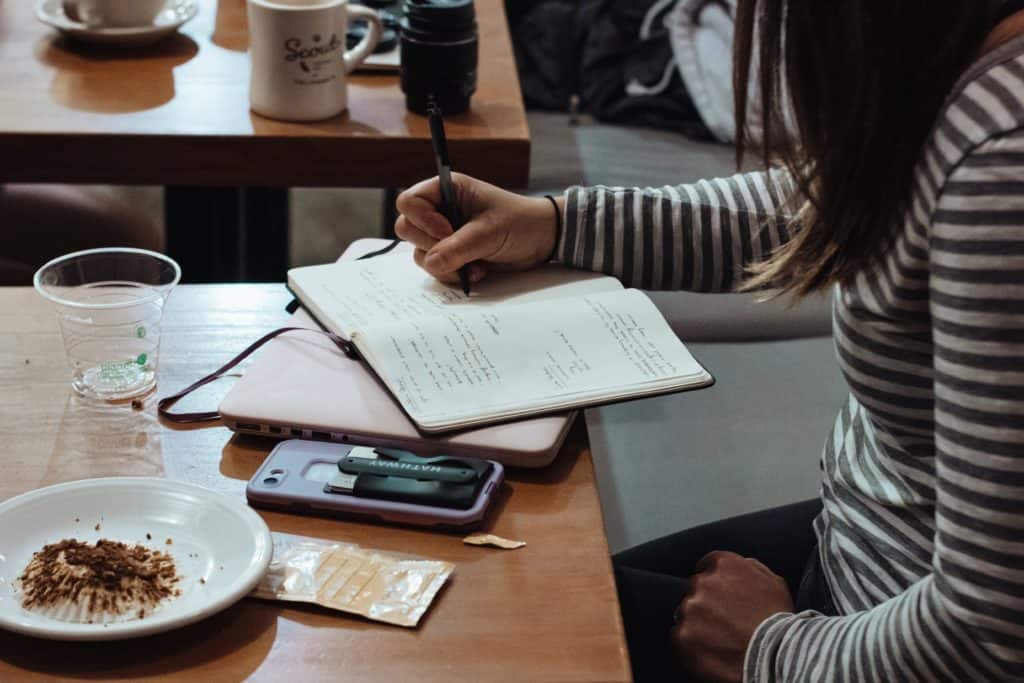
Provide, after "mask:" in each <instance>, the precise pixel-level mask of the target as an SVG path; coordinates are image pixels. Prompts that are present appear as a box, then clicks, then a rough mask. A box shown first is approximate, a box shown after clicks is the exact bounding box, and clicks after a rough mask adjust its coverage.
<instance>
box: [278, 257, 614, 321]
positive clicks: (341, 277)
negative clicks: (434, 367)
mask: <svg viewBox="0 0 1024 683" xmlns="http://www.w3.org/2000/svg"><path fill="white" fill-rule="evenodd" d="M288 286H289V287H291V289H292V291H293V292H295V294H296V296H298V297H299V299H300V300H301V301H302V303H303V305H305V306H306V307H307V308H309V309H310V311H311V312H312V313H313V315H314V316H316V318H317V319H318V320H319V321H320V322H321V323H322V324H323V325H325V326H326V327H327V328H328V329H329V330H331V331H332V332H336V333H338V334H340V335H342V336H344V337H351V336H352V333H353V332H354V331H355V330H357V329H364V328H366V327H368V326H372V325H377V324H387V323H393V322H401V321H406V320H415V319H418V318H424V317H428V316H434V315H439V314H443V313H445V312H446V311H453V310H458V311H463V312H468V311H473V310H487V309H491V308H493V307H494V306H497V305H499V304H502V305H513V304H518V303H525V302H529V301H543V300H549V299H558V298H568V297H578V296H583V295H584V294H591V293H594V292H600V291H613V290H618V291H621V290H622V284H621V283H620V282H619V281H618V280H616V279H615V278H612V277H608V276H607V275H600V274H597V273H590V272H585V271H580V270H572V269H570V268H566V267H564V266H559V265H556V264H549V265H546V266H543V267H541V268H536V269H533V270H530V271H525V272H518V273H491V274H490V275H488V277H487V278H486V279H485V280H484V281H483V282H481V283H479V284H477V285H474V287H473V290H472V292H471V293H470V295H469V296H468V297H467V296H466V295H465V294H463V293H462V290H461V289H459V288H458V287H457V286H454V287H453V286H449V285H445V284H442V283H441V282H438V281H437V280H436V279H435V278H434V277H433V276H431V275H429V274H428V273H426V272H425V271H424V270H423V269H422V268H420V267H419V266H417V265H416V262H415V261H413V259H412V255H411V254H408V253H399V254H387V255H384V256H378V257H375V258H371V259H366V260H363V261H345V262H339V263H331V264H328V265H323V266H309V267H305V268H293V269H292V270H290V271H288Z"/></svg>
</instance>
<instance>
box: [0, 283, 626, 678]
mask: <svg viewBox="0 0 1024 683" xmlns="http://www.w3.org/2000/svg"><path fill="white" fill-rule="evenodd" d="M289 298H290V297H289V295H288V293H287V292H286V291H285V289H284V287H282V286H280V285H276V286H271V285H218V286H183V287H179V288H178V289H177V290H176V291H175V292H174V293H173V294H172V296H171V298H170V300H169V302H168V308H167V311H166V315H165V319H164V337H163V339H162V341H161V351H160V353H161V357H160V380H159V381H160V384H159V387H158V392H157V393H158V394H159V395H161V396H162V395H164V394H166V393H168V392H169V391H170V390H173V389H177V388H179V387H181V386H184V385H185V384H187V383H190V382H192V381H193V380H195V379H197V378H198V377H200V376H202V375H204V374H206V373H208V372H210V371H212V370H213V369H214V368H216V367H218V366H219V365H220V364H221V363H223V362H224V361H225V360H227V359H228V358H230V357H231V356H232V355H233V354H234V353H235V352H236V351H237V350H239V349H242V348H244V347H245V346H246V345H248V344H249V343H250V342H251V341H252V340H254V339H256V338H257V337H258V336H259V335H260V334H262V333H264V332H266V331H267V330H269V329H272V328H274V327H277V326H279V325H281V324H282V323H283V322H284V321H285V320H286V316H285V314H284V312H283V307H284V305H285V304H286V303H287V302H288V300H289ZM226 381H230V380H226ZM215 384H216V383H215ZM226 386H227V385H226V384H225V385H223V386H221V387H220V388H218V389H215V391H214V393H216V392H218V391H219V392H220V393H221V394H222V393H223V391H224V390H225V389H226ZM193 398H194V399H195V400H196V401H198V402H204V403H205V405H210V404H212V403H213V402H214V401H216V400H217V397H216V396H214V395H212V394H207V395H205V396H195V397H189V399H188V400H192V399H193ZM180 407H181V408H182V409H188V406H186V405H182V406H180ZM0 443H2V444H3V446H0V471H2V472H3V474H4V476H3V477H0V500H3V499H7V498H8V497H10V496H13V495H16V494H19V493H23V492H25V491H28V490H31V489H34V488H37V487H40V486H45V485H48V484H56V483H59V482H63V481H71V480H75V479H83V478H88V477H102V476H116V475H142V476H164V477H168V478H171V479H178V480H182V481H188V482H192V483H196V484H201V485H203V486H207V487H209V488H213V489H216V490H218V491H222V492H225V493H227V494H229V495H232V496H236V497H237V498H238V499H239V500H243V499H244V495H245V494H244V487H245V483H246V481H247V480H248V478H249V477H250V476H252V474H253V473H255V471H256V469H257V467H258V466H259V465H260V463H261V462H262V461H263V459H264V457H265V456H266V454H267V453H268V452H269V450H270V446H271V444H270V443H269V442H268V441H266V440H263V439H258V438H252V437H249V438H240V437H234V438H231V434H230V432H228V430H227V429H225V428H224V427H221V426H213V427H204V428H190V429H172V428H168V427H165V426H163V425H162V424H161V423H159V422H158V421H157V419H156V417H155V399H154V398H153V397H152V396H151V397H149V398H148V399H147V400H146V404H145V409H144V410H142V411H136V410H133V409H132V408H131V407H130V406H129V405H125V404H122V405H105V404H100V405H97V404H95V403H91V402H89V401H86V400H83V399H80V398H78V397H77V396H76V395H74V394H73V392H72V391H71V388H70V385H69V370H68V369H67V366H66V364H65V360H64V347H63V343H62V341H61V338H60V334H59V332H58V329H57V324H56V320H55V317H54V315H53V312H52V309H51V306H50V305H49V304H48V303H47V302H45V301H44V300H43V299H41V298H40V297H39V296H38V295H37V294H36V293H35V292H34V291H33V290H31V289H29V288H0ZM507 482H508V483H507V484H506V485H505V487H504V491H503V493H502V494H501V495H500V496H499V497H498V499H497V500H496V506H495V509H494V510H493V511H492V512H494V513H495V514H494V515H493V516H491V517H489V520H490V522H489V527H488V529H489V530H490V531H493V532H494V533H497V534H500V535H503V536H506V537H509V538H517V539H523V540H525V541H527V543H528V545H527V546H526V547H525V548H522V549H520V550H514V551H507V550H497V549H489V548H478V547H471V546H466V545H463V544H462V543H461V541H460V538H459V537H458V536H453V535H446V534H439V533H432V532H427V531H419V530H415V529H406V528H397V527H387V526H375V525H367V524H357V523H352V522H344V521H338V520H329V519H318V518H314V517H298V516H291V515H285V514H280V513H271V512H262V513H261V514H262V515H263V517H264V519H266V521H267V523H268V524H269V525H270V528H271V529H272V530H274V531H282V532H290V533H297V534H304V535H308V536H317V537H321V538H329V539H336V540H344V541H351V542H356V543H359V544H362V545H363V546H365V547H371V548H380V549H384V550H390V551H397V552H403V553H411V554H415V555H421V556H425V557H430V558H435V559H442V560H449V561H452V562H454V563H455V565H456V568H455V574H454V575H453V577H452V579H451V582H450V584H449V585H448V586H446V587H445V588H444V589H443V590H442V591H441V593H440V594H439V596H438V598H437V600H436V602H435V604H434V605H433V606H432V607H431V609H430V611H429V612H428V613H427V614H426V616H425V617H424V618H423V621H422V622H421V624H420V627H419V628H418V629H415V630H408V629H403V628H400V627H396V626H387V625H384V624H378V623H374V622H370V621H364V620H361V619H358V618H353V617H349V616H345V615H341V614H337V613H332V612H329V611H327V610H323V609H320V608H315V607H303V606H287V605H285V604H283V603H271V602H263V601H257V600H250V599H245V600H242V602H240V603H239V604H238V605H236V606H234V607H232V608H230V609H228V610H227V611H225V612H223V613H221V614H219V615H217V616H214V617H211V618H210V619H207V620H206V621H203V622H200V623H198V624H195V625H192V626H189V627H186V628H183V629H180V630H177V631H172V632H169V633H165V634H161V635H157V636H151V637H148V638H144V639H141V640H134V641H127V642H125V641H122V642H115V643H95V644H93V643H56V642H49V641H43V640H35V639H32V638H27V637H23V636H19V635H14V634H11V633H6V632H2V631H0V681H19V682H20V681H33V680H51V679H53V678H58V677H73V678H93V677H98V678H127V679H142V678H145V679H146V680H161V681H164V680H188V681H235V680H240V679H243V678H247V677H252V678H253V679H255V680H266V681H285V680H292V681H324V680H340V679H344V680H360V681H363V680H380V681H389V682H390V681H412V680H416V681H423V682H426V681H444V682H445V683H451V682H452V681H497V680H502V681H509V680H543V681H552V682H553V681H596V680H601V681H624V680H628V679H629V664H628V658H627V654H626V648H625V642H624V637H623V632H622V624H621V620H620V616H619V606H618V601H617V599H616V596H615V587H614V583H613V579H612V573H611V564H610V560H609V557H608V545H607V542H606V540H605V535H604V530H603V527H602V523H601V510H600V507H599V505H598V499H597V491H596V489H595V486H594V473H593V468H592V465H591V461H590V452H589V448H588V446H587V445H586V436H585V431H584V429H583V424H582V421H581V422H580V423H578V424H577V425H576V427H575V428H574V430H573V434H572V436H571V437H570V440H569V442H568V443H567V445H566V446H565V447H564V448H563V449H562V452H561V454H560V455H559V457H558V459H557V460H556V461H555V463H554V464H553V465H552V466H551V467H549V468H547V469H545V470H542V471H535V472H529V471H522V470H520V471H511V472H509V473H508V477H507ZM2 552H3V549H2V548H0V554H2Z"/></svg>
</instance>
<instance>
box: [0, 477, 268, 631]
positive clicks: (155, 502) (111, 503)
mask: <svg viewBox="0 0 1024 683" xmlns="http://www.w3.org/2000/svg"><path fill="white" fill-rule="evenodd" d="M97 524H99V525H100V528H99V530H96V525H97ZM146 534H149V535H150V536H151V537H152V539H151V540H147V539H146ZM64 538H77V539H78V540H80V541H85V542H89V543H92V542H94V541H96V540H97V539H100V538H108V539H110V540H114V541H122V542H124V543H129V544H134V543H141V544H143V545H146V546H147V547H150V548H154V549H156V550H160V551H163V552H166V553H169V554H171V555H172V556H173V557H174V562H175V564H176V566H177V569H178V573H179V575H180V576H181V577H182V580H181V582H180V583H179V584H178V586H179V587H180V588H181V595H180V596H179V597H176V598H171V599H169V600H165V601H164V602H163V603H161V604H160V606H158V607H157V608H156V609H153V610H147V612H148V613H147V615H146V616H145V617H143V618H142V619H138V618H134V617H133V618H132V619H131V620H130V621H120V622H115V623H110V624H106V625H104V624H75V623H67V622H63V621H58V620H56V619H52V618H50V617H46V616H43V615H39V614H35V613H33V612H30V611H29V610H26V609H24V608H23V607H22V606H21V601H20V599H19V597H18V589H17V578H18V576H20V575H21V572H22V571H23V570H24V568H25V565H27V564H28V562H29V560H30V559H31V558H32V553H34V552H35V551H37V550H39V549H40V548H42V547H43V546H44V545H46V544H47V543H54V542H56V541H59V540H61V539H64ZM168 538H170V539H171V540H172V541H173V543H172V544H171V545H167V543H166V541H167V539H168ZM272 552H273V543H272V541H271V537H270V530H269V529H268V528H267V525H266V523H265V522H264V521H263V519H262V518H261V517H260V516H259V515H258V514H256V512H255V511H253V510H252V509H251V508H249V507H248V506H247V505H246V504H245V503H243V502H242V501H240V500H235V499H233V498H229V497H227V496H225V495H222V494H220V493H215V492H214V491H210V490H209V489H205V488H202V487H200V486H195V485H193V484H184V483H181V482H176V481H169V480H167V479H156V478H144V477H115V478H109V479H86V480H84V481H75V482H70V483H67V484H58V485H56V486H49V487H47V488H43V489H38V490H36V491H30V492H29V493H25V494H22V495H20V496H16V497H14V498H11V499H10V500H7V501H5V502H3V503H0V628H5V629H10V630H11V631H17V632H19V633H25V634H27V635H30V636H37V637H39V638H51V639H55V640H116V639H119V638H135V637H138V636H145V635H149V634H152V633H159V632H161V631H167V630H170V629H173V628H178V627H179V626H184V625H185V624H190V623H192V622H195V621H199V620H200V619H203V618H205V617H208V616H210V615H212V614H215V613H216V612H219V611H220V610H223V609H225V608H227V607H229V606H230V605H232V604H234V603H235V602H237V601H238V600H239V599H241V598H242V597H244V596H245V595H247V594H248V593H249V592H250V591H252V589H253V588H255V587H256V584H257V583H259V581H260V579H261V578H262V576H263V574H264V573H265V572H266V570H267V566H268V565H269V564H270V557H271V554H272ZM200 579H203V580H204V581H205V583H204V582H202V581H200Z"/></svg>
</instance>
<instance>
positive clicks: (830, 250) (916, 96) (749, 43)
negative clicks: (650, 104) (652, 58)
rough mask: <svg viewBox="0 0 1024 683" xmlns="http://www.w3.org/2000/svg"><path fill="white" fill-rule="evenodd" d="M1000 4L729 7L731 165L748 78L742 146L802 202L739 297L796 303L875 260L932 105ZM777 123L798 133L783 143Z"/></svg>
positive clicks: (923, 1) (969, 57) (860, 2)
mask: <svg viewBox="0 0 1024 683" xmlns="http://www.w3.org/2000/svg"><path fill="white" fill-rule="evenodd" d="M1000 4H1001V3H1000V0H837V1H829V0H739V4H738V7H737V19H736V42H735V62H734V63H735V69H734V74H733V78H734V83H733V85H734V89H735V93H736V98H735V99H736V121H737V127H736V128H737V158H738V161H739V162H742V159H743V154H744V151H745V150H746V148H747V147H748V145H749V144H750V140H751V136H750V133H749V131H748V119H747V109H748V103H749V102H750V97H751V96H750V94H749V92H748V86H749V84H750V82H751V77H752V76H753V77H754V78H756V79H757V84H758V85H757V87H758V89H759V90H760V97H761V102H760V104H761V112H762V117H763V120H762V121H761V123H762V127H763V131H764V132H763V137H762V139H761V141H760V142H759V143H758V144H757V145H752V146H754V148H755V149H754V151H755V152H757V153H759V155H760V156H761V158H762V161H763V162H764V164H765V166H766V167H767V166H771V165H775V166H778V165H779V164H780V163H781V164H782V165H784V166H785V167H786V168H788V170H789V172H790V173H791V174H792V177H793V179H794V181H795V183H796V186H797V188H798V194H797V195H795V197H799V200H798V201H799V204H798V205H796V206H793V207H790V209H791V211H793V213H794V215H795V218H794V219H793V221H792V223H791V225H790V232H791V235H792V238H791V239H790V240H789V241H788V242H787V243H786V244H785V245H784V246H783V247H781V248H780V249H779V250H778V251H777V252H776V253H775V254H773V255H772V256H771V257H770V258H769V259H768V260H767V261H764V262H762V263H759V264H756V265H755V266H753V267H752V269H751V272H752V277H751V278H749V279H748V280H747V282H746V283H745V284H744V288H745V289H754V288H761V287H768V286H770V287H775V288H778V289H779V290H780V291H782V292H785V293H789V294H792V295H794V296H795V297H797V298H799V297H802V296H804V295H806V294H809V293H811V292H814V291H817V290H821V289H823V288H825V287H828V286H829V285H832V284H835V283H837V282H838V283H849V282H850V281H851V280H852V279H853V278H854V277H855V275H856V274H857V273H858V272H859V271H861V270H862V269H863V268H864V267H865V266H867V265H868V264H869V263H870V262H871V261H872V260H873V259H875V258H877V257H878V256H879V254H880V252H882V251H883V250H884V248H885V245H886V243H887V241H888V238H889V237H891V235H892V234H893V227H894V225H895V221H896V219H897V217H898V216H899V215H900V213H901V210H902V209H903V208H904V207H905V204H906V202H907V201H908V199H909V197H910V195H911V183H912V182H913V175H914V169H915V167H916V165H917V162H918V160H919V158H920V155H921V153H922V149H923V147H924V144H925V142H926V141H927V138H928V135H929V133H930V131H931V129H932V126H933V125H934V123H935V120H936V118H937V117H938V114H939V111H940V109H941V107H942V105H943V102H944V100H945V99H946V97H947V96H948V95H949V93H950V91H951V89H952V88H953V85H954V84H955V82H956V80H957V78H958V77H959V76H960V74H961V73H962V72H963V71H964V70H965V69H966V68H967V66H968V65H969V64H970V63H971V61H973V59H974V58H975V57H976V56H977V53H978V50H979V48H980V46H981V44H982V42H983V41H984V38H985V36H986V34H987V33H988V31H989V30H990V29H991V28H992V23H993V20H994V17H995V12H996V10H997V9H998V7H999V5H1000ZM755 52H756V54H755ZM755 64H756V66H755ZM753 70H756V73H752V71H753ZM784 83H785V85H783V84H784ZM787 107H790V108H791V113H787V112H786V110H787ZM787 119H789V120H790V122H791V123H790V126H791V127H795V131H793V133H795V134H787V131H786V127H787Z"/></svg>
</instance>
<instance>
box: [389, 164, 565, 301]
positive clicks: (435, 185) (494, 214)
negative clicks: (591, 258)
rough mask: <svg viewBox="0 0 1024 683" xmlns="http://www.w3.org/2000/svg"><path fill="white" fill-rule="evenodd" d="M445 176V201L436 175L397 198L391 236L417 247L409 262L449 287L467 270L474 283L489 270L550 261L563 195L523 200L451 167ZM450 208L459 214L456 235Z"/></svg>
mask: <svg viewBox="0 0 1024 683" xmlns="http://www.w3.org/2000/svg"><path fill="white" fill-rule="evenodd" d="M442 165H443V164H442ZM448 177H449V179H450V180H451V181H452V190H451V191H450V194H449V200H448V201H445V197H444V192H443V191H442V186H441V177H440V176H438V177H434V178H430V179H429V180H424V181H423V182H420V183H417V184H416V185H414V186H412V187H410V188H409V189H408V190H406V191H404V192H402V194H400V195H399V197H398V202H397V208H398V212H399V216H398V219H397V220H396V221H395V234H396V235H397V236H398V237H400V238H401V239H403V240H405V241H406V242H409V243H410V244H412V245H413V246H414V247H415V250H414V252H413V258H414V259H415V260H416V263H417V264H418V265H419V266H420V267H421V268H423V269H424V270H425V271H427V272H428V273H430V274H431V275H433V276H434V277H436V278H437V279H438V280H440V281H442V282H445V283H448V284H455V283H459V282H460V278H459V271H460V270H465V271H467V272H468V276H469V281H470V283H471V284H472V283H476V282H479V281H480V280H482V279H483V278H485V277H486V276H487V274H488V273H489V272H491V271H496V270H528V269H530V268H534V267H536V266H539V265H541V264H543V263H545V262H547V261H549V260H550V259H552V258H553V257H554V255H555V247H556V245H557V243H558V236H559V234H560V232H561V221H562V213H563V212H564V206H563V200H562V198H561V197H559V198H557V199H551V198H548V197H524V196H522V195H519V194H515V193H514V192H508V191H507V190H503V189H501V188H499V187H496V186H494V185H491V184H490V183H485V182H483V181H482V180H477V179H476V178H472V177H470V176H466V175H460V174H458V173H452V172H451V171H450V169H449V172H448ZM449 206H455V208H456V210H457V212H458V220H457V222H456V223H455V224H458V225H461V229H460V230H459V231H458V232H455V231H453V225H455V224H453V223H452V222H451V218H449V215H448V211H447V209H448V207H449Z"/></svg>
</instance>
